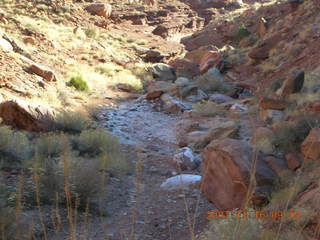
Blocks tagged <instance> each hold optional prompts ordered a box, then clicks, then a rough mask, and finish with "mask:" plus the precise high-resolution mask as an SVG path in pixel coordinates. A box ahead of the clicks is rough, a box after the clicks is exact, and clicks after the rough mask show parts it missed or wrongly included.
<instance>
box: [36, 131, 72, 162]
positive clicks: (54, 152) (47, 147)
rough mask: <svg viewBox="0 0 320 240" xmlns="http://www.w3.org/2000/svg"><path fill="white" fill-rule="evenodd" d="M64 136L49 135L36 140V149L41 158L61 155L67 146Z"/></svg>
mask: <svg viewBox="0 0 320 240" xmlns="http://www.w3.org/2000/svg"><path fill="white" fill-rule="evenodd" d="M65 144H66V143H65V142H64V137H63V136H60V135H49V136H43V137H39V138H38V139H37V141H36V145H35V148H36V151H37V154H38V155H39V157H41V158H55V157H59V156H60V155H61V153H62V152H63V151H64V149H65V148H66V146H65Z"/></svg>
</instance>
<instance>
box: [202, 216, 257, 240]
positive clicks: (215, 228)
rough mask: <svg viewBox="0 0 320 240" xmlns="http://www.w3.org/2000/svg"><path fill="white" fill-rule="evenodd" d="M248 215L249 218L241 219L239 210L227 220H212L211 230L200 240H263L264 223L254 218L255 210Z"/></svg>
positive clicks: (226, 218)
mask: <svg viewBox="0 0 320 240" xmlns="http://www.w3.org/2000/svg"><path fill="white" fill-rule="evenodd" d="M248 214H249V215H248V216H249V217H248V218H240V217H237V215H238V213H237V210H234V211H230V212H229V215H228V216H227V217H225V218H217V219H212V220H211V221H210V227H209V229H208V230H207V231H206V232H204V233H203V234H202V235H201V237H200V240H210V239H219V240H220V239H221V240H230V239H239V240H248V239H261V235H262V232H263V228H262V221H261V220H260V219H257V218H255V217H254V211H253V210H252V211H249V210H248Z"/></svg>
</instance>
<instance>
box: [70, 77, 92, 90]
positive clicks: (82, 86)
mask: <svg viewBox="0 0 320 240" xmlns="http://www.w3.org/2000/svg"><path fill="white" fill-rule="evenodd" d="M67 86H68V87H74V88H75V89H77V90H78V91H87V90H88V89H89V87H88V84H87V82H86V81H85V80H83V78H82V77H72V78H71V79H70V81H69V82H67Z"/></svg>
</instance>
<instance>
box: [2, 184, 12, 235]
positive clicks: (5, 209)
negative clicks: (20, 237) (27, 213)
mask: <svg viewBox="0 0 320 240" xmlns="http://www.w3.org/2000/svg"><path fill="white" fill-rule="evenodd" d="M9 194H10V191H9V190H8V187H7V186H6V185H4V184H0V236H1V237H4V238H1V239H14V229H15V219H14V211H13V209H12V208H10V207H9V206H8V198H9Z"/></svg>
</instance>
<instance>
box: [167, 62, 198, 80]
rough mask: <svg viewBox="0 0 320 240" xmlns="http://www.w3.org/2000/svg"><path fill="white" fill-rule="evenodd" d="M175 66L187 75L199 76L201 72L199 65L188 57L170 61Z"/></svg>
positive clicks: (178, 70)
mask: <svg viewBox="0 0 320 240" xmlns="http://www.w3.org/2000/svg"><path fill="white" fill-rule="evenodd" d="M168 64H169V65H170V66H172V67H174V68H175V69H176V71H177V72H178V73H183V74H187V76H191V77H194V76H197V75H199V74H200V70H199V65H198V64H196V63H195V62H192V61H190V60H188V59H174V60H172V61H170V62H169V63H168Z"/></svg>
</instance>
